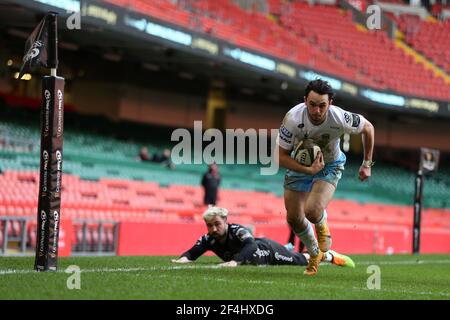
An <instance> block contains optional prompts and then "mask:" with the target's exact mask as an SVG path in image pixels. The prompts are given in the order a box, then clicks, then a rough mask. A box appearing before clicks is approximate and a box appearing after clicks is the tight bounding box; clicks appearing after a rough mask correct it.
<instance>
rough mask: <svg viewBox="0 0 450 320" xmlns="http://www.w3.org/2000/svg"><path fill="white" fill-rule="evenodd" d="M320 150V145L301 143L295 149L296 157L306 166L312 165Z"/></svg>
mask: <svg viewBox="0 0 450 320" xmlns="http://www.w3.org/2000/svg"><path fill="white" fill-rule="evenodd" d="M319 152H320V147H319V146H318V145H316V144H310V145H308V146H306V145H305V144H303V143H301V144H299V145H298V146H297V148H296V149H295V151H294V159H295V160H296V161H297V162H298V163H300V164H301V165H303V166H305V167H310V166H311V164H312V163H313V162H314V159H316V157H317V154H318V153H319Z"/></svg>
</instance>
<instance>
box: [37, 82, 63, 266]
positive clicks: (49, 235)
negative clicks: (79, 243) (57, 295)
mask: <svg viewBox="0 0 450 320" xmlns="http://www.w3.org/2000/svg"><path fill="white" fill-rule="evenodd" d="M42 101H43V105H42V109H41V149H40V170H39V172H40V176H39V200H38V212H37V241H36V259H35V269H36V270H38V271H45V270H52V271H56V269H57V260H58V238H59V230H60V226H61V211H60V208H61V181H62V162H63V134H64V78H61V77H55V76H45V77H44V78H43V79H42Z"/></svg>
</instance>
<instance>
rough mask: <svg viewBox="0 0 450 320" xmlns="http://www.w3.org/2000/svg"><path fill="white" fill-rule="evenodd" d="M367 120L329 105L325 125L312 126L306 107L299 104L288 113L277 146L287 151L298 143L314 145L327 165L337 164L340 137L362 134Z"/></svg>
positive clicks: (279, 133) (303, 104)
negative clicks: (319, 150) (319, 149)
mask: <svg viewBox="0 0 450 320" xmlns="http://www.w3.org/2000/svg"><path fill="white" fill-rule="evenodd" d="M366 121H367V120H366V119H365V118H364V117H363V116H362V115H360V114H356V113H352V112H348V111H345V110H343V109H341V108H339V107H338V106H334V105H330V107H329V109H328V112H327V115H326V119H325V121H324V122H323V123H322V124H320V125H318V126H316V125H314V124H312V123H311V121H310V120H309V116H308V110H307V106H306V104H305V103H300V104H298V105H296V106H295V107H293V108H292V109H291V110H289V111H288V113H286V116H285V117H284V119H283V123H282V124H281V127H280V130H279V132H278V137H277V144H278V145H279V146H280V147H281V148H283V149H286V150H292V149H294V148H295V147H296V146H297V144H298V143H300V142H303V143H305V144H307V143H308V142H313V143H315V144H317V145H318V146H319V147H320V148H321V149H322V153H323V160H324V162H325V163H330V162H333V161H336V160H337V159H338V158H339V156H340V154H341V149H340V137H341V136H342V135H343V134H344V133H348V134H356V133H361V131H362V130H363V128H364V125H365V124H366Z"/></svg>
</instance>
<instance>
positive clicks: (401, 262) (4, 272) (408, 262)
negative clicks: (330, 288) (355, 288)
mask: <svg viewBox="0 0 450 320" xmlns="http://www.w3.org/2000/svg"><path fill="white" fill-rule="evenodd" d="M372 264H373V265H419V264H450V260H418V261H411V260H399V261H359V262H357V263H356V266H358V265H372ZM331 265H332V264H330V263H326V264H323V266H331ZM221 268H228V267H221V266H220V265H218V264H216V265H178V266H167V267H164V266H162V267H149V268H99V269H81V270H80V271H81V272H88V273H92V272H139V271H164V270H187V269H221ZM31 273H38V272H36V271H34V270H23V269H22V270H14V269H3V270H0V275H9V274H31ZM57 273H64V270H62V269H60V270H58V271H57Z"/></svg>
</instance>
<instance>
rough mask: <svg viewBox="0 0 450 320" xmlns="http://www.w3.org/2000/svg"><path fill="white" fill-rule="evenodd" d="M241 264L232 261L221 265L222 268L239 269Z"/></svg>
mask: <svg viewBox="0 0 450 320" xmlns="http://www.w3.org/2000/svg"><path fill="white" fill-rule="evenodd" d="M238 265H239V263H238V262H237V261H234V260H231V261H227V262H223V263H219V266H220V267H237V266H238Z"/></svg>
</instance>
